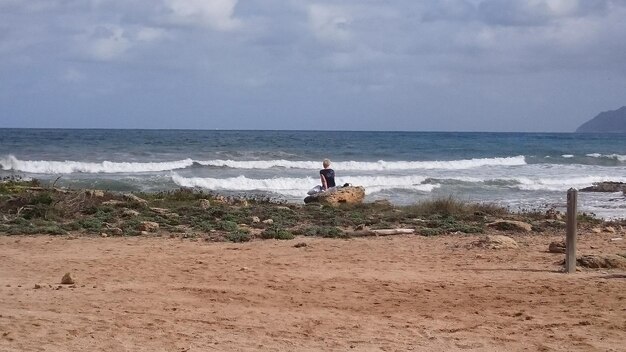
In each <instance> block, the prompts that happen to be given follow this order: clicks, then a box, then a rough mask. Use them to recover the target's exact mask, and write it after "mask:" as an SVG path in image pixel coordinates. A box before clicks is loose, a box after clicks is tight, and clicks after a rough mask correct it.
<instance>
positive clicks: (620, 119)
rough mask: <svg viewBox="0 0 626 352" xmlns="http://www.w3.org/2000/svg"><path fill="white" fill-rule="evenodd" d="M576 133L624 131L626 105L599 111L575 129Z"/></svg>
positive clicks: (625, 128) (625, 131) (625, 130)
mask: <svg viewBox="0 0 626 352" xmlns="http://www.w3.org/2000/svg"><path fill="white" fill-rule="evenodd" d="M576 132H577V133H626V106H622V107H621V108H619V109H617V110H613V111H605V112H601V113H599V114H598V115H597V116H596V117H594V118H593V119H591V120H589V121H587V122H585V123H583V124H582V125H580V127H578V128H577V129H576Z"/></svg>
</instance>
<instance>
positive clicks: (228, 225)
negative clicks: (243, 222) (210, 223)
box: [216, 221, 239, 232]
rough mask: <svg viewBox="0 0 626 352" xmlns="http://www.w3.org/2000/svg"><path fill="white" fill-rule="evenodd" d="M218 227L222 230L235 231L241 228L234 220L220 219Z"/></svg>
mask: <svg viewBox="0 0 626 352" xmlns="http://www.w3.org/2000/svg"><path fill="white" fill-rule="evenodd" d="M216 228H217V229H218V230H222V231H228V232H235V231H237V230H238V229H239V226H237V223H236V222H233V221H218V222H217V224H216Z"/></svg>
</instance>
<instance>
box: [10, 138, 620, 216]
mask: <svg viewBox="0 0 626 352" xmlns="http://www.w3.org/2000/svg"><path fill="white" fill-rule="evenodd" d="M324 158H329V159H331V161H332V167H333V168H334V169H335V171H336V174H337V176H336V180H337V183H338V184H343V183H351V184H354V185H361V186H364V187H365V189H366V201H374V200H378V199H388V200H390V201H391V202H392V203H395V204H412V203H415V202H418V201H421V200H426V199H432V198H437V197H448V196H453V197H456V198H458V199H461V200H466V201H477V202H490V203H497V204H500V205H503V206H507V207H510V208H511V209H513V210H543V209H547V208H550V207H556V208H557V209H564V207H565V199H566V191H567V190H568V189H569V188H572V187H573V188H582V187H586V186H590V185H591V184H592V183H594V182H599V181H619V182H626V135H624V134H572V133H559V134H554V133H444V132H441V133H435V132H346V131H336V132H328V131H323V132H321V131H320V132H316V131H195V130H193V131H192V130H63V129H0V176H7V175H14V174H17V175H21V176H24V177H29V178H38V179H43V180H54V179H56V178H57V177H59V176H61V178H60V179H59V181H58V182H57V184H60V185H64V186H67V187H89V188H99V189H108V190H114V191H158V190H169V189H174V188H178V187H181V186H184V187H197V188H201V189H205V190H211V191H216V192H221V193H225V194H236V195H238V194H262V195H268V196H271V197H275V198H279V199H284V200H286V201H289V202H296V203H301V202H302V200H303V198H304V197H305V195H306V192H307V190H309V189H310V188H312V187H313V186H315V185H317V184H319V172H318V171H319V169H320V168H321V162H322V160H323V159H324ZM579 202H580V203H579V208H580V209H581V211H585V212H591V213H594V214H596V215H598V216H601V217H604V218H626V197H624V196H623V195H622V194H619V193H580V194H579Z"/></svg>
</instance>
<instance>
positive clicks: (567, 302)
mask: <svg viewBox="0 0 626 352" xmlns="http://www.w3.org/2000/svg"><path fill="white" fill-rule="evenodd" d="M623 235H624V233H621V234H620V233H618V234H617V236H623ZM478 237H479V236H474V235H445V236H436V237H422V236H390V237H375V238H359V239H349V240H340V239H322V238H305V237H298V238H296V239H295V240H290V241H277V240H265V241H262V240H260V241H252V242H248V243H243V244H234V243H208V242H206V241H203V240H186V239H185V240H181V239H179V238H168V237H167V236H164V237H156V238H155V237H130V238H99V237H73V236H69V237H68V236H58V237H54V236H37V237H32V236H3V237H0V261H1V262H2V265H1V266H0V282H1V283H2V284H1V285H0V351H213V350H214V351H260V350H262V351H347V350H353V351H408V350H414V351H456V350H459V351H460V350H475V351H503V350H507V351H625V350H626V347H625V346H626V345H624V341H626V291H625V290H624V289H625V288H626V272H624V271H616V270H602V269H600V270H588V269H584V270H582V271H581V272H578V273H576V274H570V275H568V274H563V273H560V272H559V270H560V269H561V266H560V265H559V262H560V261H561V260H562V259H563V258H564V255H563V254H552V253H548V252H547V251H546V249H547V246H548V244H549V243H550V242H551V241H553V240H556V239H561V238H559V237H560V236H549V235H514V236H513V238H515V240H516V241H517V242H518V244H519V245H520V248H519V249H506V250H489V249H481V248H472V247H471V243H472V242H473V241H475V240H476V239H477V238H478ZM614 237H616V234H581V236H580V238H579V248H580V253H582V254H585V253H604V254H606V253H614V254H615V253H624V252H626V242H624V241H611V238H614ZM299 243H304V244H306V245H305V246H304V245H300V246H298V247H296V246H295V245H296V244H299ZM66 272H70V273H71V275H72V277H73V278H74V280H75V285H60V282H61V277H62V276H63V275H64V274H65V273H66ZM35 285H38V286H37V287H40V288H35Z"/></svg>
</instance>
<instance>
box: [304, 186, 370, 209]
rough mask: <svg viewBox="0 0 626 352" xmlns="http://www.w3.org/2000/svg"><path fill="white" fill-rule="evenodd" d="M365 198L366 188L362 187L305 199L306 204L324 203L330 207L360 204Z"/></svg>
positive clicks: (337, 189) (334, 191)
mask: <svg viewBox="0 0 626 352" xmlns="http://www.w3.org/2000/svg"><path fill="white" fill-rule="evenodd" d="M364 198H365V188H363V187H360V186H356V187H355V186H347V187H341V188H335V189H330V190H328V191H326V192H320V193H316V194H313V195H310V196H308V197H306V198H304V202H305V203H307V204H308V203H322V204H329V205H338V204H358V203H362V202H363V199H364Z"/></svg>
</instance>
